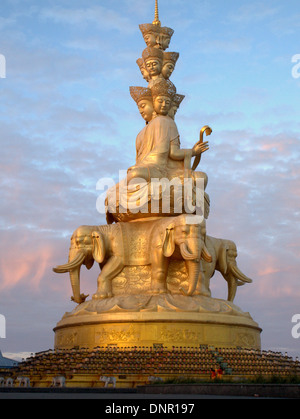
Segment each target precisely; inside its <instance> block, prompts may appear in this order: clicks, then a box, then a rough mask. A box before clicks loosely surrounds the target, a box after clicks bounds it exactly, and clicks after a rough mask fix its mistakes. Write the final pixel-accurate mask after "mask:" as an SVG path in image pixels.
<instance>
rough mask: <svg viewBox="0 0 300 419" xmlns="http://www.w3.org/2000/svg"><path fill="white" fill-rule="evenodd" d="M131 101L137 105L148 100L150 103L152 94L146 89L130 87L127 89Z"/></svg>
mask: <svg viewBox="0 0 300 419" xmlns="http://www.w3.org/2000/svg"><path fill="white" fill-rule="evenodd" d="M129 91H130V95H131V97H132V99H133V100H134V101H135V102H136V103H138V102H139V101H140V100H142V99H150V100H151V101H152V93H151V90H150V89H148V87H139V86H131V87H129Z"/></svg>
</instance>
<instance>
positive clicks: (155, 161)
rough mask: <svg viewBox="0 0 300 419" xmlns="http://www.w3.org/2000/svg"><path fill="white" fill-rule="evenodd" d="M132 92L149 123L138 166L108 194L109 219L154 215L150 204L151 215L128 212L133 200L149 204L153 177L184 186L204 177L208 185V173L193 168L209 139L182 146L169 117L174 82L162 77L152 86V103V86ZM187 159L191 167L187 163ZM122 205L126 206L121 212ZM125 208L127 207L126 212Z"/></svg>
mask: <svg viewBox="0 0 300 419" xmlns="http://www.w3.org/2000/svg"><path fill="white" fill-rule="evenodd" d="M131 94H132V97H134V98H135V100H136V102H137V105H138V106H139V107H141V109H143V108H142V106H141V104H142V105H143V106H144V108H148V109H147V111H143V110H142V111H141V115H142V116H143V118H144V119H145V120H146V122H147V124H146V126H145V127H144V128H143V130H142V131H141V132H140V133H139V134H138V136H137V140H136V163H135V165H134V166H132V167H130V168H129V169H128V171H127V178H126V179H124V180H123V181H121V182H120V183H119V184H118V185H116V187H114V188H111V189H110V190H109V191H108V193H107V199H106V208H107V221H108V222H112V220H114V221H120V220H124V221H128V220H132V219H135V218H143V217H146V216H153V215H154V214H152V213H151V208H150V209H149V207H148V208H147V209H148V211H147V214H146V213H145V212H144V213H142V214H139V215H138V216H137V214H134V213H133V212H132V211H130V209H129V211H126V210H127V209H128V208H129V207H130V205H128V204H130V203H131V202H136V201H139V202H140V206H141V207H142V206H143V205H144V204H145V205H146V206H147V205H148V204H149V202H150V201H151V194H152V192H153V190H152V189H151V186H153V184H152V185H151V183H152V180H161V179H167V180H169V181H171V180H173V179H175V178H176V180H177V179H178V180H179V184H180V188H181V189H182V188H183V184H184V181H185V178H186V177H188V178H191V179H192V180H193V181H194V182H195V181H196V179H199V178H201V179H203V184H204V188H205V187H206V185H207V176H206V174H205V173H203V172H195V171H192V170H191V168H190V161H191V158H192V157H193V156H200V155H201V153H203V152H205V151H206V150H207V149H208V146H207V142H204V143H196V144H195V146H194V147H193V148H192V149H181V148H180V136H179V133H178V129H177V126H176V124H175V122H174V120H173V119H172V118H170V116H168V113H169V112H170V109H171V106H172V105H173V101H174V98H175V95H176V88H175V86H174V85H173V83H171V82H170V81H169V80H162V81H160V82H158V83H156V84H155V85H154V86H153V87H152V89H151V95H152V106H151V96H150V90H149V89H146V88H131ZM152 109H153V112H152ZM151 114H152V119H151ZM146 118H147V119H148V120H147V119H146ZM187 162H188V165H189V166H187ZM141 181H143V182H141ZM135 184H137V188H136V189H135V188H129V185H131V186H132V185H133V186H134V185H135ZM177 186H178V185H177ZM194 192H195V191H194ZM157 199H158V200H160V199H161V196H158V197H157ZM170 199H171V197H170ZM114 204H115V205H114ZM120 207H122V211H121V212H120ZM130 208H131V207H130ZM123 209H125V210H124V211H123ZM171 211H172V210H171ZM181 211H182V208H181ZM164 215H168V216H170V214H162V213H161V212H160V211H159V212H158V213H155V216H164ZM171 215H172V214H171Z"/></svg>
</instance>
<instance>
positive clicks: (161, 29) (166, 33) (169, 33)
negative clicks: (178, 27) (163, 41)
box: [160, 26, 174, 38]
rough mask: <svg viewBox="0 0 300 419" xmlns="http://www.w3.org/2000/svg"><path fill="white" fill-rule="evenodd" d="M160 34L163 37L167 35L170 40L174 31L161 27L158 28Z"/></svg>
mask: <svg viewBox="0 0 300 419" xmlns="http://www.w3.org/2000/svg"><path fill="white" fill-rule="evenodd" d="M160 33H162V34H163V35H167V36H169V37H170V38H171V37H172V35H173V33H174V30H173V29H171V28H167V27H166V26H163V27H162V28H160Z"/></svg>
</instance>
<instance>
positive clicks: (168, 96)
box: [151, 80, 176, 116]
mask: <svg viewBox="0 0 300 419" xmlns="http://www.w3.org/2000/svg"><path fill="white" fill-rule="evenodd" d="M151 92H152V97H153V108H154V111H155V112H156V114H157V115H163V116H167V115H168V113H169V112H170V109H171V106H172V103H173V99H174V96H175V94H176V88H175V86H174V84H173V83H172V82H170V81H169V80H162V81H160V82H159V83H156V84H155V85H154V86H153V87H152V88H151Z"/></svg>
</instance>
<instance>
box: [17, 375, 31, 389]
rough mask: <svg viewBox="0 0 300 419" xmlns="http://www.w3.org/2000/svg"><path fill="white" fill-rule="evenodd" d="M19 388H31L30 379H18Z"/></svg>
mask: <svg viewBox="0 0 300 419" xmlns="http://www.w3.org/2000/svg"><path fill="white" fill-rule="evenodd" d="M17 381H18V382H19V387H30V379H29V378H28V377H17Z"/></svg>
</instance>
